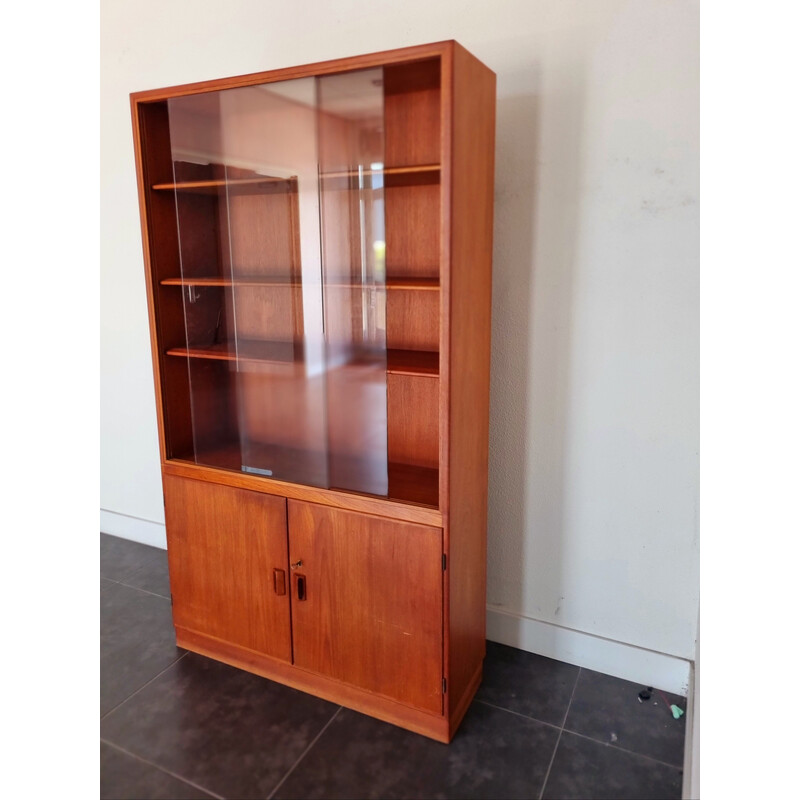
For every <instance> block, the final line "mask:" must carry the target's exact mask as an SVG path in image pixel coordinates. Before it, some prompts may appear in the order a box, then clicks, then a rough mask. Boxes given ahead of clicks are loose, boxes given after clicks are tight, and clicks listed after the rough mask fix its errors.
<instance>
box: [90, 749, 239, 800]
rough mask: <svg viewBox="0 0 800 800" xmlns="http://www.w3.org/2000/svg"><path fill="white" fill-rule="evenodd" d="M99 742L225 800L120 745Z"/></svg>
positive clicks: (223, 799)
mask: <svg viewBox="0 0 800 800" xmlns="http://www.w3.org/2000/svg"><path fill="white" fill-rule="evenodd" d="M100 741H101V742H103V743H104V744H107V745H108V746H109V747H113V748H114V749H115V750H119V751H120V752H121V753H125V755H127V756H130V757H131V758H135V759H136V760H137V761H141V762H142V763H143V764H147V766H149V767H153V768H154V769H157V770H160V771H161V772H163V773H165V774H166V775H170V776H171V777H173V778H177V779H178V780H179V781H181V783H186V784H188V785H189V786H191V787H193V788H194V789H198V790H199V791H201V792H204V793H205V794H208V795H211V797H216V798H217V800H225V798H224V797H223V796H222V795H220V794H217V793H216V792H213V791H211V789H207V788H206V787H205V786H201V785H200V784H199V783H195V782H194V781H193V780H189V778H185V777H184V776H183V775H179V774H178V773H177V772H172V770H169V769H166V768H165V767H162V766H161V765H159V764H154V763H153V762H152V761H148V760H147V759H146V758H143V757H142V756H140V755H137V754H136V753H132V752H131V751H130V750H126V749H125V748H124V747H120V745H118V744H115V743H114V742H111V741H109V740H108V739H104V738H103V737H102V736H101V737H100Z"/></svg>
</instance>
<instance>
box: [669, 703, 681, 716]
mask: <svg viewBox="0 0 800 800" xmlns="http://www.w3.org/2000/svg"><path fill="white" fill-rule="evenodd" d="M670 708H671V709H672V716H673V717H675V719H680V718H681V717H682V716H683V709H682V708H678V706H676V705H671V706H670Z"/></svg>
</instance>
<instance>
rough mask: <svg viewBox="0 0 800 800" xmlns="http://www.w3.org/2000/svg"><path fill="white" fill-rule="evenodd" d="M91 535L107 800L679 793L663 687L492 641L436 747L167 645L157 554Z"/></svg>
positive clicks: (676, 739) (170, 640)
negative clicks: (447, 739)
mask: <svg viewBox="0 0 800 800" xmlns="http://www.w3.org/2000/svg"><path fill="white" fill-rule="evenodd" d="M100 542H101V580H100V606H101V631H100V653H101V661H100V667H101V715H102V717H101V723H100V739H101V744H100V748H101V749H100V753H101V782H100V791H101V797H102V798H109V799H110V798H137V800H147V799H148V798H151V799H156V798H209V797H216V798H265V797H275V798H301V797H302V798H314V797H319V798H337V797H340V798H429V797H430V798H451V797H452V798H471V797H475V798H479V797H503V798H552V799H553V800H556V798H606V797H607V798H643V799H644V800H647V798H665V799H668V798H679V797H680V796H681V780H682V773H681V764H682V760H683V740H684V734H685V730H686V722H685V720H686V717H685V716H684V717H681V718H680V719H678V720H675V719H673V718H672V715H671V713H670V712H669V708H668V705H667V704H665V702H664V699H663V698H662V696H661V693H660V692H657V693H655V694H654V695H653V698H652V699H651V700H649V701H648V702H646V703H642V702H639V699H638V692H639V690H640V689H641V687H640V686H638V685H636V684H633V683H630V682H629V681H624V680H620V679H619V678H612V677H610V676H608V675H604V674H602V673H599V672H593V671H592V670H587V669H581V668H579V667H575V666H572V665H570V664H564V663H562V662H559V661H554V660H552V659H549V658H544V657H543V656H538V655H534V654H532V653H526V652H524V651H521V650H515V649H514V648H512V647H506V646H504V645H500V644H495V643H493V642H487V653H486V661H485V664H484V680H483V684H482V685H481V688H480V690H479V691H478V695H477V697H476V699H475V702H473V704H472V706H471V707H470V709H469V711H468V712H467V716H466V717H465V719H464V722H463V724H462V726H461V728H460V729H459V731H458V733H457V734H456V736H455V738H454V739H453V741H452V742H451V744H449V745H443V744H440V743H438V742H434V741H431V740H430V739H426V738H424V737H422V736H418V735H416V734H413V733H410V732H408V731H405V730H402V729H400V728H397V727H395V726H393V725H388V724H387V723H384V722H380V721H378V720H375V719H373V718H371V717H367V716H364V715H363V714H359V713H356V712H355V711H351V710H349V709H346V708H342V707H340V706H337V705H334V704H333V703H328V702H326V701H324V700H320V699H318V698H315V697H312V696H310V695H307V694H304V693H302V692H298V691H296V690H294V689H290V688H288V687H286V686H282V685H280V684H277V683H274V682H272V681H268V680H266V679H264V678H260V677H258V676H256V675H251V674H250V673H247V672H243V671H241V670H237V669H234V668H233V667H229V666H227V665H225V664H221V663H219V662H216V661H212V660H210V659H207V658H204V657H203V656H200V655H197V654H194V653H187V652H186V651H185V650H182V649H180V648H178V647H176V646H175V635H174V632H173V629H172V620H171V610H170V600H169V582H168V578H167V555H166V552H165V551H163V550H159V549H158V548H153V547H147V546H146V545H141V544H137V543H135V542H128V541H126V540H123V539H118V538H115V537H113V536H108V535H105V534H101V537H100ZM666 698H667V700H668V701H669V703H676V704H677V705H679V706H680V707H681V708H684V707H685V702H684V700H683V699H682V698H680V697H678V696H677V695H671V694H669V693H666Z"/></svg>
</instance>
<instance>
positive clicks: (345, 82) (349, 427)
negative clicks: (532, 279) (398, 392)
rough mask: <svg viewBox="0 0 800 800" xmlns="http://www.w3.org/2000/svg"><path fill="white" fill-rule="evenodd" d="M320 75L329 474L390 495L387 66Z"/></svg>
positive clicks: (347, 485) (343, 484)
mask: <svg viewBox="0 0 800 800" xmlns="http://www.w3.org/2000/svg"><path fill="white" fill-rule="evenodd" d="M317 81H318V84H317V98H318V106H319V128H318V130H319V167H320V212H321V215H320V218H321V240H322V241H321V244H322V274H323V286H324V315H325V341H326V354H327V355H326V361H327V370H328V371H327V405H328V410H327V413H328V431H327V433H328V464H329V475H330V480H331V484H332V485H333V486H335V487H337V488H342V489H350V490H353V491H359V492H368V493H370V494H377V495H386V494H388V464H387V427H386V425H387V419H386V407H387V404H386V274H385V266H384V251H385V233H384V196H383V153H384V135H383V71H382V70H381V69H373V70H361V71H357V72H348V73H344V74H340V75H329V76H325V77H321V78H318V79H317Z"/></svg>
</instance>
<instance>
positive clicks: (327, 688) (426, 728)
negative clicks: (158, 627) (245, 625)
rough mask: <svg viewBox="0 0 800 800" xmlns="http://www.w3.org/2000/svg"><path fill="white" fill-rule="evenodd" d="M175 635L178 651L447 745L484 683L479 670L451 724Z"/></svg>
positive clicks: (236, 649) (197, 636)
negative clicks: (240, 670)
mask: <svg viewBox="0 0 800 800" xmlns="http://www.w3.org/2000/svg"><path fill="white" fill-rule="evenodd" d="M175 635H176V639H177V644H178V647H182V648H183V649H184V650H191V651H192V652H193V653H199V654H200V655H203V656H208V658H213V659H215V660H217V661H222V662H223V663H225V664H230V665H231V666H232V667H237V668H239V669H243V670H246V671H247V672H252V673H254V674H256V675H260V676H261V677H263V678H269V679H270V680H273V681H276V682H277V683H282V684H284V685H286V686H291V687H292V688H293V689H299V690H300V691H303V692H308V693H309V694H313V695H315V696H316V697H321V698H322V699H323V700H329V701H330V702H332V703H338V704H339V705H342V706H346V707H347V708H350V709H353V710H354V711H359V712H361V713H362V714H368V715H369V716H371V717H375V718H376V719H380V720H383V721H384V722H389V723H391V724H392V725H397V726H398V727H401V728H405V729H406V730H409V731H413V732H414V733H419V734H421V735H422V736H427V737H428V738H430V739H435V740H436V741H438V742H444V743H445V744H447V743H449V742H450V741H451V739H452V738H453V736H454V734H455V732H456V729H457V728H458V725H459V724H460V722H461V719H462V718H463V716H464V714H465V713H466V711H467V708H468V707H469V704H470V702H471V700H472V698H473V696H474V694H475V692H476V691H477V688H478V686H479V685H480V680H481V670H479V671H478V673H477V674H476V679H475V680H474V681H473V682H471V684H470V687H469V691H468V692H467V693H466V694H465V695H464V697H463V698H462V699H461V701H460V702H459V704H458V707H457V708H456V710H455V714H454V715H453V718H452V720H448V718H447V717H445V716H436V715H433V714H429V713H427V712H425V711H420V710H418V709H415V708H411V707H409V706H405V705H402V704H401V703H397V702H395V701H393V700H390V699H389V698H387V697H382V696H380V695H376V694H372V693H371V692H367V691H364V690H363V689H359V688H357V687H355V686H349V685H348V684H345V683H342V682H341V681H337V680H335V679H333V678H328V677H325V676H324V675H318V674H316V673H313V672H308V671H306V670H304V669H301V668H299V667H295V666H293V665H292V664H290V663H288V662H286V661H279V660H277V659H274V658H270V657H269V656H265V655H262V654H261V653H256V652H254V651H253V650H248V649H247V648H245V647H240V646H238V645H235V644H231V643H230V642H225V641H222V640H220V639H216V638H214V637H213V636H206V635H205V634H202V633H197V632H196V631H192V630H189V629H187V628H180V627H177V626H176V627H175Z"/></svg>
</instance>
